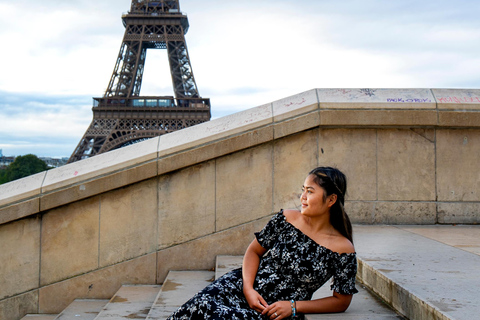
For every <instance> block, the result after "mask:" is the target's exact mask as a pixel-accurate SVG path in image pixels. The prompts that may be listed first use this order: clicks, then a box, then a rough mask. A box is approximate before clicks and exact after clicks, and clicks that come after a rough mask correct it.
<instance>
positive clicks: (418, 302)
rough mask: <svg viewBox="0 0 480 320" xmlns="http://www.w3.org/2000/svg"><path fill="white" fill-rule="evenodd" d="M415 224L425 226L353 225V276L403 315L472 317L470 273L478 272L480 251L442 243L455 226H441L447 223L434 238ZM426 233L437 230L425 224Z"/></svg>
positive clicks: (475, 305)
mask: <svg viewBox="0 0 480 320" xmlns="http://www.w3.org/2000/svg"><path fill="white" fill-rule="evenodd" d="M420 228H422V229H428V227H419V226H417V227H415V228H412V227H409V226H403V227H402V226H399V227H393V226H359V225H356V226H354V241H355V247H356V250H357V256H358V260H359V268H358V273H357V277H358V278H359V279H360V280H361V281H362V282H363V283H364V284H365V285H366V286H367V287H369V288H370V289H372V290H373V291H374V292H375V293H377V294H378V295H379V296H380V297H382V299H384V300H385V302H387V303H388V304H389V305H391V306H392V307H393V308H395V309H396V310H397V311H398V312H400V313H401V314H403V315H404V316H406V317H407V318H408V319H473V318H475V317H476V316H477V315H478V312H479V301H480V297H479V296H478V294H476V292H477V291H478V290H477V288H478V285H479V280H478V279H476V278H475V277H472V274H475V273H476V272H477V269H478V265H479V263H480V257H479V256H478V255H477V254H474V253H471V252H467V251H464V250H462V249H459V248H456V247H453V246H452V245H451V244H446V243H443V241H442V238H443V239H450V238H451V237H450V236H449V235H450V233H449V232H448V230H449V229H448V228H450V229H452V228H456V227H453V226H452V227H443V228H447V229H445V230H444V231H445V232H443V236H439V237H438V239H435V238H434V237H429V236H428V234H429V232H426V231H425V230H423V231H421V230H419V229H420ZM434 228H442V227H438V226H435V227H434ZM452 230H456V229H452ZM415 231H417V232H415ZM455 232H456V234H458V232H459V231H458V230H456V231H454V232H452V234H455ZM430 234H435V235H436V234H438V232H435V229H430ZM474 234H475V233H473V232H471V233H470V236H472V239H476V238H474ZM453 242H455V241H453ZM467 243H469V244H471V245H474V244H475V243H476V242H475V241H474V242H471V241H468V240H467Z"/></svg>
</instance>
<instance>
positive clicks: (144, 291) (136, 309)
mask: <svg viewBox="0 0 480 320" xmlns="http://www.w3.org/2000/svg"><path fill="white" fill-rule="evenodd" d="M160 289H161V286H159V285H124V286H122V287H121V288H120V289H119V290H118V291H117V293H116V294H115V296H113V298H112V299H110V301H109V302H108V303H107V305H106V306H105V307H104V308H103V310H102V311H101V312H100V313H99V314H98V315H97V317H96V318H95V320H103V319H145V318H146V317H147V316H148V313H149V312H150V309H151V307H152V305H153V303H154V301H155V298H156V297H157V295H158V292H159V291H160Z"/></svg>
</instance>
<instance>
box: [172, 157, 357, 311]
mask: <svg viewBox="0 0 480 320" xmlns="http://www.w3.org/2000/svg"><path fill="white" fill-rule="evenodd" d="M346 190H347V180H346V177H345V175H344V174H343V173H342V172H340V171H339V170H338V169H335V168H330V167H319V168H316V169H314V170H312V171H311V172H310V173H309V175H308V176H307V178H306V179H305V183H304V185H303V188H302V195H301V198H300V200H301V204H302V207H301V211H297V210H285V211H284V210H281V211H280V212H279V213H277V214H276V215H275V216H274V217H273V218H272V219H271V220H270V222H269V223H268V224H267V225H266V226H265V228H264V229H263V230H262V231H261V232H258V233H255V237H256V239H255V240H253V241H252V243H251V244H250V246H249V247H248V249H247V251H246V253H245V256H244V260H243V266H242V268H240V269H236V270H233V271H231V272H229V273H227V274H225V275H224V276H222V277H221V278H219V279H218V280H216V281H215V282H213V283H212V284H211V285H209V286H207V287H206V288H205V289H203V290H202V291H200V292H199V293H197V294H196V295H195V296H194V297H193V298H192V299H190V300H189V301H188V302H186V303H185V304H184V305H183V306H182V307H180V308H179V309H178V310H177V311H176V312H175V313H174V314H172V315H171V316H170V317H169V318H168V320H180V319H239V320H240V319H241V320H245V319H259V320H260V319H276V320H280V319H291V318H293V317H297V316H299V315H300V314H304V313H326V312H343V311H345V310H346V309H347V308H348V306H349V305H350V301H351V300H352V296H353V294H355V293H357V290H356V289H355V275H356V271H357V264H356V255H355V249H354V247H353V240H352V226H351V224H350V220H349V218H348V216H347V214H346V213H345V210H344V208H343V206H344V201H345V193H346ZM332 276H333V284H332V286H331V288H332V290H333V295H332V296H330V297H326V298H322V299H317V300H310V299H311V297H312V294H313V293H314V292H315V291H316V290H317V289H318V288H320V287H321V286H322V285H323V284H324V283H325V282H326V281H327V280H328V279H329V278H331V277H332Z"/></svg>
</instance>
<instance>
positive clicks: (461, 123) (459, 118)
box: [438, 110, 480, 128]
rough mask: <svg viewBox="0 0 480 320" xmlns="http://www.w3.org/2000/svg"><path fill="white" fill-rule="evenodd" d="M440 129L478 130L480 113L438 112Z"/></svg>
mask: <svg viewBox="0 0 480 320" xmlns="http://www.w3.org/2000/svg"><path fill="white" fill-rule="evenodd" d="M438 125H439V126H440V127H457V128H458V127H460V128H465V127H467V128H478V127H479V126H480V112H476V111H443V110H440V111H439V112H438Z"/></svg>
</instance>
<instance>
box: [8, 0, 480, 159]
mask: <svg viewBox="0 0 480 320" xmlns="http://www.w3.org/2000/svg"><path fill="white" fill-rule="evenodd" d="M130 4H131V0H103V1H96V0H76V1H60V0H42V1H41V2H40V1H38V0H15V1H10V0H9V1H7V0H0V43H1V45H2V48H1V50H0V61H2V68H1V71H0V119H1V126H0V149H3V154H4V155H22V154H27V153H34V154H37V155H39V156H67V157H68V156H70V155H71V153H72V152H73V150H74V148H75V147H76V145H77V143H78V142H79V141H80V139H81V137H82V136H83V134H84V132H85V131H86V129H87V128H88V126H89V124H90V122H91V120H92V111H91V107H92V97H100V96H102V95H103V93H104V91H105V89H106V87H107V85H108V81H109V80H110V76H111V73H112V71H113V67H114V64H115V59H116V57H117V55H118V50H119V48H120V44H121V41H122V38H123V32H124V27H123V25H122V22H121V15H122V13H124V12H127V11H128V10H129V8H130ZM180 5H181V9H182V11H183V12H185V13H187V15H188V18H189V22H190V30H189V32H188V33H187V35H186V38H187V45H188V50H189V54H190V59H191V63H192V67H193V71H194V75H195V79H196V82H197V85H198V88H199V91H200V94H201V95H202V96H203V97H207V98H210V99H211V104H212V115H213V117H214V118H216V117H221V116H224V115H227V114H230V113H234V112H237V111H240V110H243V109H247V108H251V107H255V106H258V105H261V104H264V103H267V102H271V101H274V100H278V99H281V98H284V97H286V96H289V95H293V94H296V93H299V92H303V91H306V90H309V89H312V88H369V87H370V88H401V87H408V88H411V87H422V88H478V87H479V83H480V73H479V70H480V56H479V52H480V19H478V15H479V12H480V2H479V1H473V0H469V1H466V0H457V1H439V0H436V1H433V0H426V1H425V0H424V1H418V0H417V1H410V0H383V1H381V0H367V1H354V0H346V1H344V0H289V1H286V0H283V1H279V0H244V1H225V0H204V1H198V0H180ZM141 94H142V95H149V94H150V95H173V89H172V84H171V80H170V74H169V66H168V61H167V56H166V51H165V50H149V51H148V54H147V60H146V68H145V74H144V80H143V85H142V91H141Z"/></svg>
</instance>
